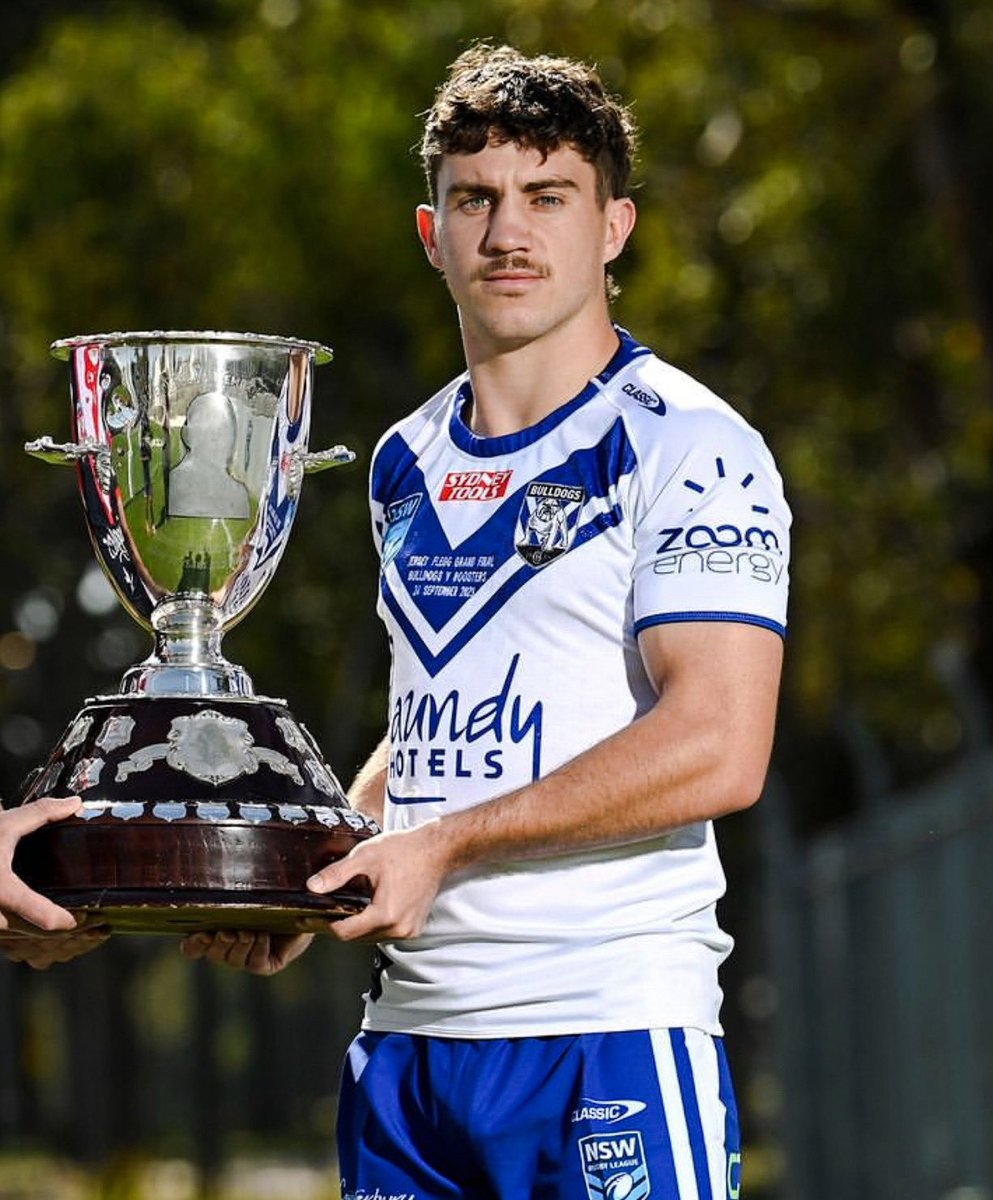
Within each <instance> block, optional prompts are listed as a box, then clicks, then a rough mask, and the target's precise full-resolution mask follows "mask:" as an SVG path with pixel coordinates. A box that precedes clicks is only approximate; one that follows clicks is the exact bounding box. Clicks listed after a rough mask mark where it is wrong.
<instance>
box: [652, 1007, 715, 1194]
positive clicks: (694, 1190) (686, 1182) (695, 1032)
mask: <svg viewBox="0 0 993 1200" xmlns="http://www.w3.org/2000/svg"><path fill="white" fill-rule="evenodd" d="M682 1032H683V1033H684V1035H685V1038H686V1051H687V1054H688V1056H689V1060H690V1067H691V1070H692V1073H693V1088H694V1091H695V1093H696V1102H697V1107H698V1109H699V1113H700V1122H701V1125H702V1126H703V1140H704V1146H705V1148H706V1155H707V1174H708V1176H709V1182H710V1192H711V1197H712V1200H726V1198H727V1151H726V1147H725V1117H726V1109H725V1107H724V1102H723V1101H722V1100H721V1095H720V1076H719V1071H718V1065H717V1048H716V1046H715V1045H714V1041H713V1038H711V1036H710V1035H709V1034H707V1033H704V1032H703V1031H702V1030H699V1029H686V1030H683V1031H682ZM650 1035H651V1039H652V1051H653V1053H654V1055H655V1068H656V1071H657V1073H658V1079H659V1088H660V1090H661V1092H662V1105H663V1107H664V1109H665V1119H666V1124H667V1126H668V1130H669V1140H670V1142H671V1144H672V1156H673V1160H674V1163H675V1168H676V1181H677V1183H678V1185H679V1197H680V1200H701V1191H700V1187H699V1184H698V1181H697V1175H696V1169H695V1167H694V1163H693V1151H692V1148H691V1146H690V1131H689V1126H688V1124H687V1120H686V1109H685V1106H684V1104H683V1095H682V1092H681V1090H680V1087H679V1073H678V1071H677V1069H676V1060H675V1056H674V1054H673V1048H672V1036H671V1031H670V1030H668V1029H653V1030H651V1031H650ZM703 1195H704V1196H706V1192H704V1193H703Z"/></svg>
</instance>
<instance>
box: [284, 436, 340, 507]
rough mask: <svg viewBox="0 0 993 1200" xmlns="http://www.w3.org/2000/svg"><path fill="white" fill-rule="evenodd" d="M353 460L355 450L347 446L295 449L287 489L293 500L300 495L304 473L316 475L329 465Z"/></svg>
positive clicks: (332, 465) (337, 465) (336, 465)
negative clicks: (307, 449) (306, 449)
mask: <svg viewBox="0 0 993 1200" xmlns="http://www.w3.org/2000/svg"><path fill="white" fill-rule="evenodd" d="M354 461H355V451H354V450H349V449H348V447H347V446H332V447H331V448H330V449H329V450H311V451H304V450H297V451H296V452H295V453H294V455H293V461H292V462H291V463H290V470H289V477H288V479H287V484H286V487H287V491H288V492H289V494H290V495H291V496H292V497H293V499H294V500H295V499H296V498H297V497H298V496H299V495H300V489H301V487H302V486H303V477H304V475H316V474H317V472H318V471H327V470H328V469H329V468H330V467H341V466H344V465H345V463H350V462H354Z"/></svg>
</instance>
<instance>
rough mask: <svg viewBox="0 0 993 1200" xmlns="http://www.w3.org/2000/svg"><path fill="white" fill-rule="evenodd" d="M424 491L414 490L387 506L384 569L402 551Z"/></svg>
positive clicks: (384, 535)
mask: <svg viewBox="0 0 993 1200" xmlns="http://www.w3.org/2000/svg"><path fill="white" fill-rule="evenodd" d="M422 495H423V493H422V492H414V493H413V494H412V495H410V496H404V498H403V499H402V500H394V501H393V503H392V504H388V505H387V506H386V511H385V514H384V515H385V517H386V532H385V533H384V534H383V570H384V571H385V570H386V568H387V567H388V566H389V565H390V563H391V562H392V561H393V560H394V559H395V558H396V556H397V555H398V554H399V553H400V547H401V546H402V545H403V540H404V538H405V537H406V536H407V532H408V530H409V529H410V523H411V522H412V521H413V519H414V517H415V516H416V515H417V510H418V508H419V507H420V504H421V496H422Z"/></svg>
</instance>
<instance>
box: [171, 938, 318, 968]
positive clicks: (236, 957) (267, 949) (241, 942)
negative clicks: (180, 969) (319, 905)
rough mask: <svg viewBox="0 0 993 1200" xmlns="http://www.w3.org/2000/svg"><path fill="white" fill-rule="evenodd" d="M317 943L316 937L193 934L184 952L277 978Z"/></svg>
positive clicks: (188, 939) (183, 946)
mask: <svg viewBox="0 0 993 1200" xmlns="http://www.w3.org/2000/svg"><path fill="white" fill-rule="evenodd" d="M313 940H314V935H313V934H312V933H293V934H282V933H253V932H252V931H251V930H246V929H242V930H238V931H235V930H220V931H218V932H217V933H191V934H190V935H189V937H187V938H184V939H183V943H182V946H181V947H180V949H181V950H182V952H183V953H184V954H185V955H186V957H187V958H193V959H196V958H205V959H207V961H208V962H212V963H218V964H221V965H223V966H225V967H233V968H234V969H235V970H237V971H247V972H248V973H249V974H250V975H275V974H276V972H277V971H282V970H284V969H285V968H286V967H288V966H289V965H290V963H291V962H293V960H294V959H296V958H299V957H300V955H301V954H303V952H304V951H305V950H306V949H307V947H308V946H309V945H310V943H311V942H312V941H313Z"/></svg>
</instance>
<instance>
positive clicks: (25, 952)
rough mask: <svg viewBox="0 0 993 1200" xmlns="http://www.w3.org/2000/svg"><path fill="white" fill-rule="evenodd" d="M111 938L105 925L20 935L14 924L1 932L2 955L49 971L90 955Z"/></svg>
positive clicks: (38, 969)
mask: <svg viewBox="0 0 993 1200" xmlns="http://www.w3.org/2000/svg"><path fill="white" fill-rule="evenodd" d="M109 937H110V930H109V929H107V928H106V926H103V925H94V927H93V928H92V929H87V928H79V927H77V928H76V929H71V930H69V932H68V933H27V932H23V933H22V932H18V931H17V930H16V929H15V928H14V927H13V925H12V926H11V927H10V928H8V929H7V930H5V931H4V932H3V933H0V954H3V956H4V957H5V958H8V959H10V961H11V962H22V963H27V965H28V966H29V967H34V969H35V970H36V971H46V970H48V968H49V967H52V966H54V965H55V964H56V963H65V962H69V961H70V960H71V959H74V958H78V957H79V956H80V955H81V954H89V952H90V951H91V950H96V949H97V947H98V946H102V945H103V943H104V942H105V941H106V940H107V938H109Z"/></svg>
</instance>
